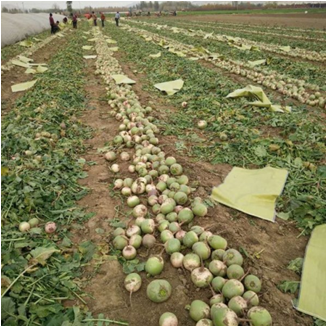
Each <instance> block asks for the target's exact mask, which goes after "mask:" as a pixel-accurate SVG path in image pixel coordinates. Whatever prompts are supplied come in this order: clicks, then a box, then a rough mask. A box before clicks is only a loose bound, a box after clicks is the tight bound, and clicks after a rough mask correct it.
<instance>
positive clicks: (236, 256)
mask: <svg viewBox="0 0 327 327" xmlns="http://www.w3.org/2000/svg"><path fill="white" fill-rule="evenodd" d="M223 261H224V262H225V264H226V265H227V266H230V265H233V264H236V265H239V266H242V265H243V257H242V254H241V253H239V252H238V251H237V250H235V249H228V250H227V251H226V252H225V254H224V256H223Z"/></svg>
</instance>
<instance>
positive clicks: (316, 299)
mask: <svg viewBox="0 0 327 327" xmlns="http://www.w3.org/2000/svg"><path fill="white" fill-rule="evenodd" d="M295 308H296V309H297V310H299V311H301V312H303V313H306V314H309V315H311V316H314V317H316V318H319V319H322V320H325V321H326V225H320V226H317V227H316V228H315V229H314V230H313V232H312V234H311V237H310V241H309V243H308V245H307V250H306V255H305V258H304V265H303V269H302V280H301V288H300V296H299V300H298V301H297V305H296V306H295Z"/></svg>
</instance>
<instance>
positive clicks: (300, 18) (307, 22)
mask: <svg viewBox="0 0 327 327" xmlns="http://www.w3.org/2000/svg"><path fill="white" fill-rule="evenodd" d="M172 19H173V17H172ZM178 19H185V20H196V21H206V22H217V23H234V24H235V23H237V24H253V25H261V26H277V25H278V26H287V27H297V28H305V29H310V28H314V29H320V30H326V15H324V14H304V13H303V14H262V15H260V14H254V15H249V14H244V15H242V14H231V15H194V16H193V15H190V16H179V17H178Z"/></svg>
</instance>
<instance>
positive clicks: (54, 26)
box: [49, 13, 60, 34]
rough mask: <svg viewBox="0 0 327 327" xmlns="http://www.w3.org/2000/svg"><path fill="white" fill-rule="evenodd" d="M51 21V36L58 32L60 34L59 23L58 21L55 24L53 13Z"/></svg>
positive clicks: (50, 17)
mask: <svg viewBox="0 0 327 327" xmlns="http://www.w3.org/2000/svg"><path fill="white" fill-rule="evenodd" d="M49 21H50V26H51V34H56V33H57V32H59V31H60V26H59V21H58V20H57V21H56V22H55V21H54V19H53V16H52V14H51V13H50V16H49Z"/></svg>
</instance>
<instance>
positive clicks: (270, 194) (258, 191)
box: [211, 167, 288, 221]
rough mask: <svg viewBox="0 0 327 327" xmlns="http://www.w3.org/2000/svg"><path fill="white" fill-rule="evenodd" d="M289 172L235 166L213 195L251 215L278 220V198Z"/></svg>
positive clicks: (215, 199) (269, 168) (215, 188)
mask: <svg viewBox="0 0 327 327" xmlns="http://www.w3.org/2000/svg"><path fill="white" fill-rule="evenodd" d="M287 175H288V172H287V170H284V169H276V168H272V167H265V168H263V169H253V170H249V169H243V168H238V167H234V168H233V169H232V171H231V172H230V173H229V174H228V175H227V177H226V178H225V181H224V183H223V184H221V185H219V186H218V187H214V188H213V190H212V194H211V198H212V199H213V200H214V201H216V202H219V203H222V204H225V205H226V206H228V207H231V208H234V209H237V210H239V211H242V212H245V213H247V214H249V215H251V216H255V217H258V218H262V219H265V220H269V221H274V220H275V216H276V212H275V202H276V199H277V197H278V196H279V195H280V194H281V193H282V191H283V188H284V185H285V182H286V179H287Z"/></svg>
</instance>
